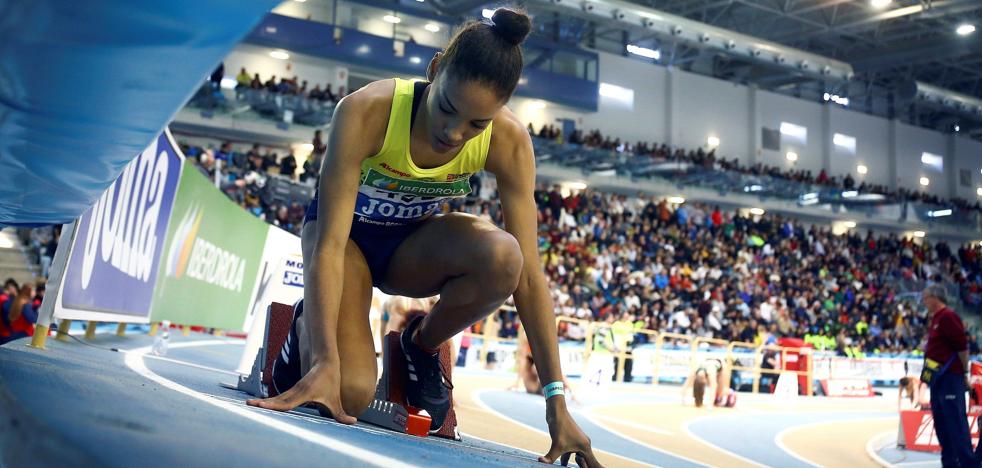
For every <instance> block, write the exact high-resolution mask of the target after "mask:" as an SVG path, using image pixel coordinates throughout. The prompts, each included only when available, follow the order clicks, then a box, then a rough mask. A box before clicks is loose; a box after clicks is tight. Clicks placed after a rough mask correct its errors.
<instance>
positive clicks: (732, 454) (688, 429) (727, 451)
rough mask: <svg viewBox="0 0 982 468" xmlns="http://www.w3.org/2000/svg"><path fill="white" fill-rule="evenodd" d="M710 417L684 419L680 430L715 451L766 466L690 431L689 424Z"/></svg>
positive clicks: (709, 417) (745, 461)
mask: <svg viewBox="0 0 982 468" xmlns="http://www.w3.org/2000/svg"><path fill="white" fill-rule="evenodd" d="M712 418H713V416H703V417H701V418H696V419H692V420H689V421H686V422H685V424H683V425H682V430H683V431H685V435H687V436H689V437H690V438H692V439H693V440H696V441H699V442H702V443H703V444H706V445H708V446H709V447H712V448H713V450H717V451H720V452H723V453H725V454H727V455H729V456H731V457H733V458H736V459H737V460H740V461H742V462H744V463H747V464H749V465H752V466H759V467H761V468H766V467H767V465H764V464H762V463H760V462H755V461H753V460H751V459H749V458H747V457H744V456H743V455H739V454H737V453H734V452H731V451H729V450H727V449H725V448H723V447H720V446H719V445H716V444H714V443H712V442H710V441H708V440H706V439H703V438H702V437H699V436H698V435H696V434H695V433H694V432H692V429H691V428H690V427H689V426H691V425H692V424H694V423H697V422H700V421H702V420H705V419H712Z"/></svg>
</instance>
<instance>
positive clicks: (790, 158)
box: [785, 151, 798, 162]
mask: <svg viewBox="0 0 982 468" xmlns="http://www.w3.org/2000/svg"><path fill="white" fill-rule="evenodd" d="M785 157H786V158H788V161H791V162H795V161H797V160H798V153H795V152H794V151H788V154H786V155H785Z"/></svg>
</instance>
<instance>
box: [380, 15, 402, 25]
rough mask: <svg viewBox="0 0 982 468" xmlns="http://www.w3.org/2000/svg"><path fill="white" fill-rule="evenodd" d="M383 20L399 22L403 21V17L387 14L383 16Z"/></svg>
mask: <svg viewBox="0 0 982 468" xmlns="http://www.w3.org/2000/svg"><path fill="white" fill-rule="evenodd" d="M382 21H385V22H386V23H392V24H399V23H401V22H402V18H400V17H398V16H395V15H385V16H383V17H382Z"/></svg>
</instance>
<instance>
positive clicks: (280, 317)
mask: <svg viewBox="0 0 982 468" xmlns="http://www.w3.org/2000/svg"><path fill="white" fill-rule="evenodd" d="M292 325H293V307H292V306H290V305H287V304H280V303H277V302H274V303H272V304H270V306H269V307H268V308H267V316H266V327H265V330H264V339H263V341H262V346H260V348H259V352H258V353H256V359H255V361H254V362H253V364H252V369H251V371H250V373H249V375H243V376H239V379H238V381H237V382H236V384H235V385H230V384H225V383H222V384H221V386H222V387H224V388H229V389H232V390H238V391H241V392H245V393H248V394H250V395H252V396H255V397H257V398H269V397H274V396H276V395H278V394H279V393H278V392H277V390H276V386H275V385H273V363H274V362H275V361H276V356H277V353H278V352H279V351H280V350H281V349H282V348H283V344H284V343H285V342H286V337H287V335H288V334H289V333H290V327H291V326H292ZM400 346H401V345H400V343H399V332H395V331H392V332H389V334H388V335H386V337H385V341H384V342H383V343H382V349H383V351H382V377H381V379H380V380H379V382H378V384H377V386H376V389H375V400H374V401H372V403H371V404H370V405H369V406H368V409H366V410H365V412H364V413H362V414H361V415H360V416H359V417H358V419H359V420H361V421H364V422H367V423H370V424H373V425H376V426H380V427H383V428H386V429H390V430H393V431H396V432H402V433H404V434H411V435H416V436H420V437H426V436H427V435H428V434H429V429H430V422H431V419H430V417H429V416H425V415H422V414H420V410H419V409H418V408H413V407H412V406H409V404H408V403H407V402H406V396H405V392H404V391H403V389H404V388H405V385H406V381H407V377H406V371H405V369H406V363H405V357H404V356H403V354H402V353H401V352H399V349H400ZM440 367H441V368H442V369H443V372H444V374H445V375H446V376H447V378H448V379H449V378H450V375H451V372H452V370H453V362H452V361H451V348H450V342H446V343H443V344H442V345H441V346H440ZM450 403H451V408H450V412H449V413H448V414H447V418H446V420H445V421H444V423H443V426H442V427H440V429H439V430H438V431H436V432H434V433H433V435H435V436H438V437H443V438H447V439H452V440H460V432H459V431H458V430H457V414H456V412H455V411H454V409H453V392H452V391H451V394H450Z"/></svg>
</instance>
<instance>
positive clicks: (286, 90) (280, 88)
mask: <svg viewBox="0 0 982 468" xmlns="http://www.w3.org/2000/svg"><path fill="white" fill-rule="evenodd" d="M294 89H295V88H294V86H293V83H292V82H291V81H290V80H289V79H288V78H286V77H283V78H280V84H278V85H276V92H277V93H279V94H285V95H286V94H294Z"/></svg>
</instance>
